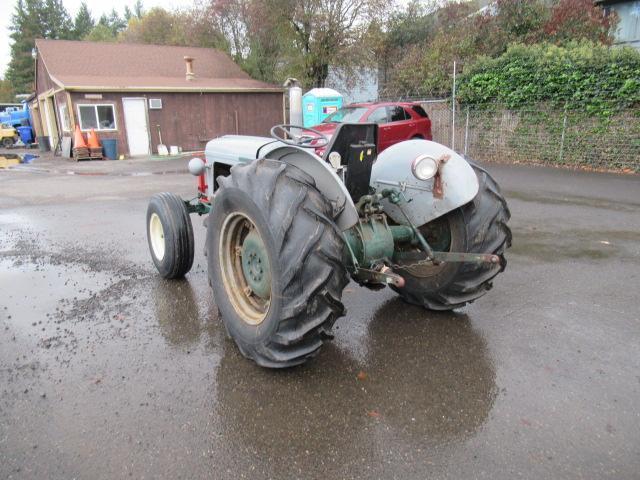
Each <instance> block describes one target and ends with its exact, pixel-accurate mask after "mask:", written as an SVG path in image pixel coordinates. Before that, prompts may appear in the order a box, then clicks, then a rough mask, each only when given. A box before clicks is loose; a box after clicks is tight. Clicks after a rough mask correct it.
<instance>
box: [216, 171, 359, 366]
mask: <svg viewBox="0 0 640 480" xmlns="http://www.w3.org/2000/svg"><path fill="white" fill-rule="evenodd" d="M217 181H218V184H219V185H220V188H219V189H218V191H217V192H216V195H215V200H214V206H213V210H212V213H211V214H210V217H209V225H208V228H207V249H208V254H207V261H208V267H209V283H210V284H211V287H212V288H213V293H214V297H215V301H216V304H217V306H218V309H219V311H220V314H221V317H222V320H223V322H224V325H225V327H226V329H227V331H228V333H229V335H230V336H231V337H232V338H233V339H234V341H235V342H236V344H237V345H238V348H239V349H240V352H241V353H242V354H243V355H244V356H245V357H247V358H249V359H251V360H253V361H255V362H256V363H257V364H258V365H260V366H263V367H268V368H284V367H291V366H294V365H299V364H302V363H304V362H306V361H307V360H308V359H310V358H311V357H313V356H315V355H316V354H317V353H318V351H319V349H320V347H321V346H322V344H323V341H324V340H325V339H327V338H331V335H330V331H331V328H332V326H333V324H334V322H335V321H336V319H337V318H339V317H341V316H343V315H344V313H345V309H344V306H343V305H342V303H341V298H342V291H343V289H344V287H345V286H346V284H347V283H348V281H349V277H348V273H347V269H346V266H345V264H344V262H343V258H342V253H343V248H344V243H343V240H342V237H341V235H340V233H339V231H338V229H337V228H336V226H335V225H334V223H333V220H332V217H331V205H330V203H329V201H328V200H327V199H326V198H325V197H324V196H323V195H322V194H321V193H320V192H319V191H318V189H317V188H316V185H315V181H314V179H313V178H312V177H311V176H309V175H307V174H306V173H305V172H303V171H302V170H300V169H298V168H297V167H294V166H292V165H287V164H285V163H282V162H279V161H275V160H266V159H261V160H256V161H254V162H252V163H249V164H244V165H236V166H234V167H233V168H232V169H231V173H230V175H229V176H227V177H218V179H217ZM247 245H250V247H247ZM255 245H258V247H255ZM257 259H261V263H256V262H257ZM247 262H253V263H252V264H251V265H253V266H252V267H248V266H247V264H248V263H247ZM262 267H264V272H263V268H262Z"/></svg>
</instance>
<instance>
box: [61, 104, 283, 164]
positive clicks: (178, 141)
mask: <svg viewBox="0 0 640 480" xmlns="http://www.w3.org/2000/svg"><path fill="white" fill-rule="evenodd" d="M85 95H86V94H85V93H78V92H74V93H72V94H71V98H72V103H73V112H72V113H73V115H74V117H75V118H76V121H77V105H78V104H83V103H94V104H95V103H106V104H113V105H115V111H116V122H117V129H118V131H117V132H99V136H100V137H101V138H115V139H117V140H118V153H119V154H125V155H127V154H128V151H129V146H128V144H127V135H126V130H125V122H124V113H123V108H122V98H123V97H130V98H140V97H144V98H147V101H148V99H150V98H159V99H161V100H162V109H160V110H151V109H148V106H147V109H148V110H147V111H148V119H149V130H150V135H151V145H152V151H153V153H154V154H155V153H157V152H156V147H157V145H158V144H159V143H160V139H159V136H158V125H159V126H160V130H161V131H162V141H163V143H164V144H165V145H167V146H169V145H177V146H180V147H182V149H183V150H185V151H193V150H203V149H204V146H205V145H206V143H207V142H208V141H209V140H211V139H212V138H215V137H218V136H220V135H226V134H240V135H269V130H270V129H271V127H272V126H273V125H275V124H277V123H283V122H284V119H283V109H282V93H136V92H127V93H102V99H86V98H85Z"/></svg>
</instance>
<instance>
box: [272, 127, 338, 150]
mask: <svg viewBox="0 0 640 480" xmlns="http://www.w3.org/2000/svg"><path fill="white" fill-rule="evenodd" d="M293 129H296V130H301V131H302V132H300V133H296V134H294V133H293ZM305 131H306V132H312V133H313V136H311V135H305V134H304V132H305ZM279 132H281V134H279ZM271 136H272V137H273V138H275V139H276V140H279V141H281V142H282V143H286V144H287V145H293V146H294V147H301V148H323V147H326V146H327V145H328V144H329V139H328V138H327V136H326V135H325V134H324V133H321V132H319V131H318V130H314V129H313V128H307V127H301V126H300V125H289V124H286V123H282V124H280V125H275V126H274V127H273V128H272V129H271ZM287 137H290V138H287ZM314 140H317V142H315V143H313V144H311V142H313V141H314Z"/></svg>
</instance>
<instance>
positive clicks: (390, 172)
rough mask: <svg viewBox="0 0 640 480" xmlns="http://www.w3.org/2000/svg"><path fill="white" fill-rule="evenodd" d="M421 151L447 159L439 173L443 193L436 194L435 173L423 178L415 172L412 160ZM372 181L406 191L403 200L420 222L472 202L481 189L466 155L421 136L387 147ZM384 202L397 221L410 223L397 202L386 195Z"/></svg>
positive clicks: (377, 185) (381, 187)
mask: <svg viewBox="0 0 640 480" xmlns="http://www.w3.org/2000/svg"><path fill="white" fill-rule="evenodd" d="M421 155H428V156H430V157H432V158H433V159H434V160H436V161H440V160H441V159H442V160H443V161H441V162H440V169H439V173H438V175H439V176H440V180H441V186H442V192H441V195H439V194H437V193H436V194H435V195H434V191H433V190H434V183H435V181H436V180H435V177H434V178H431V179H429V180H419V179H417V178H416V177H415V176H414V175H413V173H412V169H411V166H412V163H413V161H414V160H415V159H416V158H417V157H419V156H421ZM370 185H371V187H373V188H374V189H376V191H378V192H380V191H381V190H384V189H385V188H395V189H397V190H400V191H402V192H403V194H404V197H405V198H406V200H407V202H406V203H405V202H402V204H401V207H402V210H403V211H404V212H405V213H406V214H407V216H408V217H409V220H410V221H411V223H413V224H414V225H417V226H421V225H424V224H425V223H428V222H430V221H432V220H435V219H436V218H438V217H441V216H442V215H444V214H446V213H449V212H451V211H453V210H455V209H456V208H459V207H461V206H463V205H465V204H466V203H469V202H470V201H471V200H473V198H474V197H475V196H476V194H477V193H478V189H479V184H478V177H477V176H476V174H475V172H474V171H473V168H472V167H471V165H469V162H467V161H466V160H465V159H464V158H463V157H462V156H460V155H458V154H457V153H456V152H454V151H453V150H451V149H450V148H448V147H445V146H444V145H441V144H439V143H436V142H431V141H429V140H418V139H415V140H407V141H405V142H400V143H396V144H395V145H392V146H391V147H389V148H387V149H386V150H384V151H383V152H382V153H381V154H380V155H379V156H378V159H377V160H376V162H375V163H374V164H373V169H372V172H371V183H370ZM382 205H383V207H384V211H385V212H386V213H387V215H389V217H391V219H392V220H393V221H395V222H397V223H400V224H406V223H407V221H406V219H405V218H404V216H403V214H402V211H401V210H400V208H398V206H397V205H394V204H393V203H391V202H389V201H388V199H386V198H385V199H383V200H382Z"/></svg>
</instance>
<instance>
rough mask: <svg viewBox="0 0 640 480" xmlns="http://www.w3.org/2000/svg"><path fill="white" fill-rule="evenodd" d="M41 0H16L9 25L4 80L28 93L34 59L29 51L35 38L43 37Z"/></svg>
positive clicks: (42, 5) (16, 88) (15, 88)
mask: <svg viewBox="0 0 640 480" xmlns="http://www.w3.org/2000/svg"><path fill="white" fill-rule="evenodd" d="M43 10H44V4H43V2H42V0H18V3H17V4H16V6H15V9H14V13H13V16H12V17H11V24H10V26H9V30H10V32H11V33H10V35H9V36H10V38H11V40H12V41H13V43H12V44H11V60H10V61H9V66H8V69H7V75H6V80H8V81H9V83H10V84H11V86H12V88H13V90H14V91H16V92H21V93H28V92H31V91H32V89H33V81H34V75H35V72H34V61H33V58H32V56H31V51H32V49H33V48H35V39H36V38H44V37H45V31H44V29H43V25H44V24H43V21H42V19H43V18H42V13H43Z"/></svg>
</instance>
